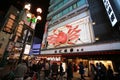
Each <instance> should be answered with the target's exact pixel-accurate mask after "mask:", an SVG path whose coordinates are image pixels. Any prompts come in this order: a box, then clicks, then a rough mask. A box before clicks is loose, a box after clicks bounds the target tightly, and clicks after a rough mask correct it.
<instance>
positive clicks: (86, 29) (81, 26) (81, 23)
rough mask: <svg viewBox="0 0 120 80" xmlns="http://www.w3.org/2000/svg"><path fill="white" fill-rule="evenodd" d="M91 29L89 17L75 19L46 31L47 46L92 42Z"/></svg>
mask: <svg viewBox="0 0 120 80" xmlns="http://www.w3.org/2000/svg"><path fill="white" fill-rule="evenodd" d="M93 37H94V34H93V31H92V26H91V24H90V19H89V17H84V18H82V19H79V20H76V21H74V22H72V23H69V24H66V25H64V26H61V27H59V28H56V29H54V30H52V31H49V32H48V37H47V42H48V45H47V48H55V47H63V46H73V45H80V44H87V43H92V42H93V40H92V39H93Z"/></svg>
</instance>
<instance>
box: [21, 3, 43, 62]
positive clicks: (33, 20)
mask: <svg viewBox="0 0 120 80" xmlns="http://www.w3.org/2000/svg"><path fill="white" fill-rule="evenodd" d="M30 8H31V5H30V4H26V5H25V6H24V9H25V12H26V13H27V14H26V16H27V19H28V22H30V23H29V25H28V26H29V27H31V24H32V23H37V21H40V20H41V19H42V18H41V16H40V13H42V9H41V8H37V10H36V11H37V13H38V15H37V17H35V16H34V14H32V13H30ZM33 32H34V31H33ZM28 33H29V30H27V32H26V35H25V38H24V40H23V49H22V51H21V53H20V57H19V62H21V60H22V56H23V54H24V51H25V47H26V42H27V38H28ZM33 36H34V33H33Z"/></svg>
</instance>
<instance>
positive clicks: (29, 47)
mask: <svg viewBox="0 0 120 80" xmlns="http://www.w3.org/2000/svg"><path fill="white" fill-rule="evenodd" d="M30 49H31V45H28V44H26V45H25V50H24V54H29V52H30Z"/></svg>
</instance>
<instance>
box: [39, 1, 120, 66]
mask: <svg viewBox="0 0 120 80" xmlns="http://www.w3.org/2000/svg"><path fill="white" fill-rule="evenodd" d="M117 1H118V0H116V1H112V0H56V1H55V0H50V6H49V14H48V15H47V23H46V26H45V33H44V37H43V42H42V50H41V53H40V54H41V56H44V57H45V56H47V55H48V54H49V55H51V56H52V57H54V56H55V55H57V56H58V55H60V56H62V57H64V58H67V59H73V58H77V59H78V58H80V59H87V60H89V62H93V61H94V60H100V59H101V60H110V61H112V62H115V63H116V64H117V62H119V61H116V60H114V57H115V58H116V57H117V55H119V52H120V27H119V26H120V22H119V21H120V19H119V18H120V16H119V15H118V14H119V13H120V12H119V11H118V9H119V6H120V4H118V3H117ZM115 10H117V11H118V12H116V11H115ZM111 55H112V57H113V58H112V57H110V56H111ZM77 61H79V60H77ZM112 62H110V63H112Z"/></svg>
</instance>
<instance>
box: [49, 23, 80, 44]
mask: <svg viewBox="0 0 120 80" xmlns="http://www.w3.org/2000/svg"><path fill="white" fill-rule="evenodd" d="M65 27H66V28H67V32H65V31H62V30H61V31H60V30H59V31H58V30H57V29H55V30H53V34H52V35H49V36H48V38H47V41H48V44H51V45H53V46H60V45H62V44H74V43H75V42H76V41H77V40H79V35H80V31H81V30H80V29H78V25H77V26H75V27H73V26H71V25H66V26H65ZM56 31H58V32H56Z"/></svg>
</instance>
